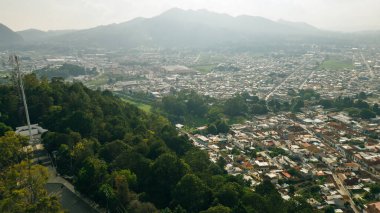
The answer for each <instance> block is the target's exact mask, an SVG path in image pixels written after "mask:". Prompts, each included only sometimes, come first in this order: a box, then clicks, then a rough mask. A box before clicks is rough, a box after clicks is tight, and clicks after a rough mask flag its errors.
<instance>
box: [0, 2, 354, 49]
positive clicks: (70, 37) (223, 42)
mask: <svg viewBox="0 0 380 213" xmlns="http://www.w3.org/2000/svg"><path fill="white" fill-rule="evenodd" d="M1 26H3V25H0V38H2V39H0V44H1V43H3V44H4V43H14V42H21V43H23V44H33V45H37V44H43V45H49V44H54V45H64V46H72V47H89V46H91V47H103V48H104V47H105V48H132V47H139V46H146V47H169V48H171V47H194V48H200V47H206V48H207V47H215V46H239V45H240V46H247V45H248V46H250V45H275V44H276V43H284V42H295V41H297V42H299V41H302V42H315V41H325V40H331V39H341V38H342V37H343V38H345V37H349V36H351V35H347V34H342V33H334V32H328V31H323V30H320V29H318V28H316V27H313V26H311V25H309V24H306V23H299V22H289V21H285V20H279V21H272V20H269V19H266V18H263V17H258V16H246V15H243V16H237V17H232V16H229V15H226V14H219V13H214V12H209V11H206V10H197V11H194V10H182V9H177V8H175V9H171V10H168V11H166V12H164V13H162V14H161V15H158V16H156V17H153V18H136V19H133V20H131V21H127V22H124V23H120V24H110V25H104V26H98V27H94V28H90V29H85V30H76V31H74V30H63V31H48V32H44V31H40V30H35V29H32V30H25V31H20V32H17V33H14V32H12V31H10V30H9V28H6V27H5V26H3V27H1ZM2 28H5V29H8V30H2ZM3 31H4V32H3ZM3 34H4V35H3ZM22 40H23V42H22Z"/></svg>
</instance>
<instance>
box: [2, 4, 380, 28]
mask: <svg viewBox="0 0 380 213" xmlns="http://www.w3.org/2000/svg"><path fill="white" fill-rule="evenodd" d="M173 7H179V8H183V9H207V10H210V11H215V12H221V13H227V14H230V15H233V16H237V15H243V14H245V15H254V16H263V17H266V18H269V19H272V20H278V19H285V20H289V21H303V22H307V23H309V24H312V25H314V26H316V27H319V28H321V29H329V30H338V31H358V30H374V29H376V30H380V0H0V23H3V24H5V25H7V26H8V27H10V28H12V29H13V30H23V29H29V28H37V29H42V30H48V29H81V28H90V27H94V26H98V25H105V24H110V23H120V22H124V21H128V20H130V19H132V18H135V17H152V16H155V15H158V14H160V13H162V12H164V11H166V10H168V9H170V8H173Z"/></svg>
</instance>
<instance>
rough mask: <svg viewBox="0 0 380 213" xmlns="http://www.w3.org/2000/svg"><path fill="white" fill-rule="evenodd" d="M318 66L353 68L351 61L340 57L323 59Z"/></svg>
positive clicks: (325, 67) (332, 68)
mask: <svg viewBox="0 0 380 213" xmlns="http://www.w3.org/2000/svg"><path fill="white" fill-rule="evenodd" d="M319 68H321V69H327V70H343V69H353V68H354V67H353V65H352V61H348V60H342V59H329V60H326V61H324V62H323V63H322V64H321V65H320V66H319Z"/></svg>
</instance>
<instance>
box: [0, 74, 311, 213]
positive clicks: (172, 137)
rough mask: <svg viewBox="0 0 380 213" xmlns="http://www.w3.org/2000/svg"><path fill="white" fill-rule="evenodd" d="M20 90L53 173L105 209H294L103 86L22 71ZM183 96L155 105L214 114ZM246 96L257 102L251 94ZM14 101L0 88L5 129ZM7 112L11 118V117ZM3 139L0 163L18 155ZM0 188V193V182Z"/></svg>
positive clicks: (14, 120) (221, 125) (12, 122)
mask: <svg viewBox="0 0 380 213" xmlns="http://www.w3.org/2000/svg"><path fill="white" fill-rule="evenodd" d="M25 88H26V94H27V101H28V104H29V105H30V112H31V120H32V123H39V124H40V125H42V126H43V127H44V128H46V129H48V130H49V132H48V133H46V134H44V135H43V143H44V145H45V148H46V150H47V151H48V152H50V153H51V154H52V156H53V157H54V161H55V162H56V164H57V166H58V171H59V173H60V174H61V175H68V176H72V177H73V178H72V179H73V184H74V185H75V187H76V189H77V190H78V191H80V192H81V193H82V194H84V195H86V196H88V197H89V198H91V199H93V200H95V201H96V202H98V203H99V204H100V205H102V206H103V207H105V208H106V207H108V209H109V210H110V211H111V212H120V211H127V212H158V210H157V209H162V210H163V212H177V213H180V212H181V213H184V212H200V211H204V212H276V211H277V210H281V211H278V212H297V211H298V210H295V211H294V208H290V205H288V202H286V201H284V200H282V198H281V196H279V194H278V192H277V191H276V189H275V188H274V186H273V185H270V183H265V184H264V185H263V186H259V187H257V189H256V191H257V192H254V191H252V190H251V189H250V188H249V184H248V183H247V182H246V181H244V179H243V178H242V177H241V176H236V177H235V176H230V175H227V174H226V172H225V171H224V170H223V167H224V164H225V162H223V161H222V160H220V161H218V164H214V163H212V162H211V161H210V160H209V158H208V155H207V153H205V152H203V151H201V150H198V149H196V148H192V146H191V143H190V142H189V140H188V138H187V137H186V136H181V135H179V134H178V132H177V131H176V130H175V128H174V127H173V125H172V124H170V123H169V122H168V121H167V120H166V119H165V118H163V117H161V116H160V115H157V114H156V113H154V112H152V113H150V114H147V113H144V112H143V111H141V110H139V109H138V108H137V107H135V106H132V105H130V104H128V103H125V102H123V101H122V100H121V99H119V98H117V97H114V96H113V95H112V93H110V92H107V91H105V92H101V91H93V90H90V89H88V88H86V87H85V86H83V85H82V84H81V83H65V82H64V81H62V80H61V79H57V78H55V79H52V80H51V82H48V81H47V80H39V79H37V78H36V76H35V75H28V76H25ZM188 95H189V96H187V95H186V96H185V97H180V96H178V97H177V98H179V99H180V100H183V101H182V102H180V103H176V101H174V103H173V104H179V105H174V106H172V105H171V104H166V105H167V106H163V107H164V108H167V110H172V113H173V114H178V115H181V114H180V113H182V112H183V110H185V111H186V112H188V113H191V114H195V115H196V116H198V117H205V118H206V117H207V116H208V115H207V114H208V113H209V112H210V111H213V113H211V114H212V115H217V114H218V113H219V112H221V111H220V110H212V109H214V108H213V107H214V106H213V107H211V106H210V105H209V103H210V101H209V100H207V98H204V97H198V96H197V95H196V94H194V93H189V94H188ZM248 99H250V100H252V101H253V102H255V101H256V104H257V101H258V100H257V99H256V98H254V97H250V98H248ZM13 100H16V101H13ZM185 100H187V101H185ZM166 101H169V103H170V101H171V100H170V99H169V100H166ZM239 101H244V102H247V105H249V104H248V103H249V102H250V101H247V97H245V98H239ZM163 102H165V100H163ZM19 105H20V104H19V102H18V99H17V92H16V91H15V90H14V89H13V88H12V87H11V86H6V85H3V86H0V106H1V107H0V110H1V114H2V116H1V117H0V122H2V123H4V124H5V125H7V126H10V127H13V128H14V127H16V126H18V125H23V122H21V121H22V120H23V119H21V118H23V115H22V114H19V113H18V112H19ZM163 105H165V103H163ZM260 105H262V104H261V103H260ZM173 107H174V108H173ZM194 107H195V108H194ZM245 110H247V111H248V109H243V111H245ZM215 112H216V114H214V113H215ZM14 114H15V115H18V116H11V115H14ZM184 115H185V116H186V113H185V114H184ZM210 118H211V117H210ZM206 119H208V118H206ZM210 120H211V119H210ZM213 122H214V123H215V126H216V129H218V131H221V132H226V131H228V128H227V127H228V125H226V123H225V121H224V120H218V119H214V120H213ZM6 137H16V136H14V135H7V136H6ZM14 141H17V140H14ZM0 142H1V144H2V143H3V141H2V140H0ZM1 144H0V145H1ZM4 144H6V145H4V147H5V146H9V147H7V148H9V150H10V151H9V153H11V154H9V158H7V159H3V160H2V162H1V163H2V166H7V165H9V164H10V162H8V161H9V160H11V161H12V162H11V163H13V162H15V163H20V160H19V158H20V157H19V156H18V155H14V154H12V153H13V152H12V150H15V149H18V147H19V145H17V142H14V143H13V142H12V143H9V142H4ZM8 144H11V145H12V146H10V145H8ZM1 146H2V145H1ZM35 171H36V172H37V171H38V173H39V174H40V175H42V177H41V178H39V179H40V180H44V176H43V175H44V174H45V173H44V171H43V169H42V168H40V167H36V168H35ZM0 193H1V195H2V196H3V195H4V193H5V192H3V188H2V187H0ZM1 199H3V197H1ZM2 202H3V200H2ZM4 202H6V201H5V200H4ZM41 202H42V203H46V202H50V203H54V202H56V201H54V199H42V200H40V201H38V202H37V204H38V205H37V204H36V205H37V206H40V205H42V203H41ZM272 203H276V206H273V205H271V204H272ZM8 204H9V203H8ZM8 204H7V205H8ZM36 205H34V204H33V206H36ZM2 206H6V205H5V204H4V205H2ZM46 206H49V205H46ZM305 208H306V209H308V208H309V209H310V208H311V207H310V206H306V207H305ZM303 210H304V208H302V211H303ZM300 212H301V211H300Z"/></svg>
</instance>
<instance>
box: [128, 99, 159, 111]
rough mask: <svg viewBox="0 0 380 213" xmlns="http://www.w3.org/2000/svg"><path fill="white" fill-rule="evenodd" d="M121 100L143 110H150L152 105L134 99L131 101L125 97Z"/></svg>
mask: <svg viewBox="0 0 380 213" xmlns="http://www.w3.org/2000/svg"><path fill="white" fill-rule="evenodd" d="M122 100H123V101H125V102H127V103H130V104H132V105H135V106H137V107H138V108H140V109H141V110H143V111H144V112H148V113H149V112H150V110H151V109H152V106H151V105H148V104H144V103H140V102H136V101H133V100H131V99H126V98H122Z"/></svg>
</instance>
